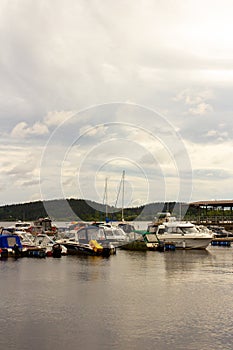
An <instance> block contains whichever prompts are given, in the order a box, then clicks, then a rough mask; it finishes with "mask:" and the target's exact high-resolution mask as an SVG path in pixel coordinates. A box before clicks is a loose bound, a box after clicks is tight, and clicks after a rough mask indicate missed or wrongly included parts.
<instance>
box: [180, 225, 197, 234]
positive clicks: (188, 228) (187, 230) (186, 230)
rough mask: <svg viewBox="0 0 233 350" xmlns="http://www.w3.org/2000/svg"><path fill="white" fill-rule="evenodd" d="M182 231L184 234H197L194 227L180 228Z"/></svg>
mask: <svg viewBox="0 0 233 350" xmlns="http://www.w3.org/2000/svg"><path fill="white" fill-rule="evenodd" d="M182 231H183V232H184V233H186V234H187V233H197V232H198V230H197V229H196V227H194V226H193V227H191V226H190V227H182Z"/></svg>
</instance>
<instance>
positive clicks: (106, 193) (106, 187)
mask: <svg viewBox="0 0 233 350" xmlns="http://www.w3.org/2000/svg"><path fill="white" fill-rule="evenodd" d="M103 204H105V218H107V217H108V178H107V177H106V179H105V187H104V200H103Z"/></svg>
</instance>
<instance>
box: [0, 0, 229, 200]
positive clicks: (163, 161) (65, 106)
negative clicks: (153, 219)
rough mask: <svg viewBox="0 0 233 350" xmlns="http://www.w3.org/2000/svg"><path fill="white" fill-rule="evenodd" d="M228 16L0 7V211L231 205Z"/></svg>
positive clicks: (131, 0)
mask: <svg viewBox="0 0 233 350" xmlns="http://www.w3.org/2000/svg"><path fill="white" fill-rule="evenodd" d="M232 12H233V3H232V1H230V0H221V1H220V0H216V1H213V0H205V1H199V0H195V1H194V0H186V1H181V0H180V1H179V0H174V1H171V0H163V1H162V0H143V1H142V0H141V1H135V0H127V1H123V0H119V1H112V0H88V1H87V0H56V1H55V0H46V1H45V0H35V1H31V0H12V1H7V0H0V45H1V53H0V87H1V89H0V116H1V129H0V137H1V144H0V163H1V175H0V194H1V195H0V198H1V203H0V204H1V205H4V204H10V203H19V202H28V201H34V200H38V199H42V200H44V199H52V198H70V197H72V198H83V199H91V200H94V201H98V202H102V201H103V198H104V192H105V185H106V184H107V188H108V191H107V193H108V198H107V199H108V202H109V204H111V205H114V204H116V201H117V198H118V194H119V192H120V190H121V188H120V180H121V176H122V172H123V170H125V200H126V203H125V205H127V206H131V205H140V204H144V203H148V202H156V201H165V200H171V201H176V200H178V201H179V200H182V201H186V202H189V201H195V200H202V199H232V198H233V189H232V186H231V184H232V178H233V118H232V111H233V99H232V92H233V22H232ZM118 199H119V201H118V203H117V204H118V205H120V195H119V198H118Z"/></svg>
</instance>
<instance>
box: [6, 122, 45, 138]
mask: <svg viewBox="0 0 233 350" xmlns="http://www.w3.org/2000/svg"><path fill="white" fill-rule="evenodd" d="M48 133H49V130H48V128H47V126H46V125H45V124H43V123H40V122H36V123H35V124H33V125H32V126H31V127H30V126H28V124H27V123H26V122H21V123H18V124H17V125H16V126H15V127H14V129H13V130H12V132H11V136H12V137H15V138H22V139H23V138H25V137H27V136H40V135H47V134H48Z"/></svg>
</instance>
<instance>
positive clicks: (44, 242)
mask: <svg viewBox="0 0 233 350" xmlns="http://www.w3.org/2000/svg"><path fill="white" fill-rule="evenodd" d="M33 243H34V245H35V246H36V247H39V248H43V249H45V252H46V256H52V257H54V258H60V257H61V256H62V255H66V254H67V248H66V247H65V246H64V245H62V244H60V243H58V242H56V241H54V240H53V239H52V238H51V237H50V236H48V235H47V234H45V233H40V234H38V235H37V236H35V237H34V240H33Z"/></svg>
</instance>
